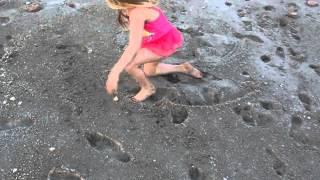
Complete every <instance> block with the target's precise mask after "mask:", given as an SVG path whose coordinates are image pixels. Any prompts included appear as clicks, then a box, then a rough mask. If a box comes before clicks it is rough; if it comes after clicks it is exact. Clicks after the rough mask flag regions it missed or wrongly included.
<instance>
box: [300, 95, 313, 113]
mask: <svg viewBox="0 0 320 180" xmlns="http://www.w3.org/2000/svg"><path fill="white" fill-rule="evenodd" d="M298 97H299V99H300V101H301V102H302V103H303V105H304V108H305V109H306V110H307V111H310V110H311V103H312V100H311V98H310V97H309V95H308V94H307V93H305V92H300V93H298Z"/></svg>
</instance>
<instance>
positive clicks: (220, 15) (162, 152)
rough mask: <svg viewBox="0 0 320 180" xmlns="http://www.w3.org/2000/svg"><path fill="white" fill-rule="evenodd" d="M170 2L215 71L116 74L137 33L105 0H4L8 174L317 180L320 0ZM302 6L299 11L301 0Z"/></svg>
mask: <svg viewBox="0 0 320 180" xmlns="http://www.w3.org/2000/svg"><path fill="white" fill-rule="evenodd" d="M229 2H230V3H225V2H224V1H219V2H215V1H211V0H188V1H174V0H165V1H162V2H161V6H162V7H163V9H164V10H165V12H166V14H167V16H168V17H169V19H170V20H171V21H172V22H173V23H174V24H175V25H176V26H177V27H178V29H179V30H181V31H182V32H183V34H184V39H185V44H184V47H183V48H182V49H181V50H179V52H177V53H176V54H175V55H174V56H172V57H170V58H169V59H167V60H165V61H166V62H172V63H179V62H184V61H190V62H191V63H192V64H194V65H195V66H196V67H198V68H199V69H201V71H203V72H204V75H205V77H204V78H203V79H202V80H198V79H193V78H192V77H189V76H185V75H182V74H172V75H167V76H160V77H154V78H152V79H151V80H152V82H154V84H155V85H156V87H157V93H156V94H155V95H154V96H153V97H151V98H150V99H148V100H147V101H146V102H143V103H139V104H135V103H132V102H131V101H130V100H129V98H128V97H129V96H131V95H133V94H134V93H136V92H137V90H138V86H137V85H136V83H135V82H134V80H132V79H131V78H130V77H129V76H128V75H127V74H126V73H123V74H122V76H121V80H120V85H119V91H120V92H119V101H118V102H114V101H113V100H112V98H113V97H110V96H108V95H107V94H106V92H105V90H104V82H105V77H106V73H107V72H108V70H109V69H110V68H111V67H112V65H113V64H114V63H115V62H116V60H117V58H118V57H119V56H120V55H121V52H122V50H123V48H124V47H125V45H126V40H127V36H126V33H125V32H122V31H121V29H120V28H119V26H118V25H117V23H116V21H115V18H114V17H115V16H116V14H115V13H114V12H113V11H111V10H110V9H108V8H106V7H105V4H104V2H103V1H102V0H94V1H88V0H77V1H67V2H65V1H63V0H45V1H42V2H40V5H41V6H40V7H41V8H39V10H36V11H37V12H26V3H25V1H20V0H17V1H5V0H0V57H1V60H0V83H1V86H0V179H4V180H11V179H19V180H20V179H50V180H53V179H55V180H56V179H60V180H61V179H89V180H100V179H110V180H111V179H112V180H117V179H119V180H123V179H135V180H138V179H141V180H145V179H146V180H149V179H152V180H153V179H155V180H158V179H159V180H160V179H161V180H242V179H243V180H249V179H250V180H251V179H257V180H262V179H266V180H269V179H288V180H300V179H301V180H302V179H303V180H316V179H319V177H320V171H319V166H320V128H319V125H320V107H319V103H320V100H319V98H320V95H319V92H320V82H319V81H320V61H319V56H318V52H320V43H319V42H320V36H319V28H320V13H319V12H320V7H319V6H318V7H308V6H306V5H305V4H304V2H303V1H298V0H291V1H289V0H283V1H276V0H268V1H266V0H264V1H254V0H250V1H248V0H241V1H229ZM289 10H293V11H294V12H297V16H290V17H289V16H288V11H289Z"/></svg>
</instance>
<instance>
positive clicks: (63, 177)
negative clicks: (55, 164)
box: [47, 168, 85, 180]
mask: <svg viewBox="0 0 320 180" xmlns="http://www.w3.org/2000/svg"><path fill="white" fill-rule="evenodd" d="M47 179H48V180H85V179H84V178H83V177H82V176H81V175H80V174H79V173H77V172H75V171H74V170H69V169H62V168H53V169H51V170H50V171H49V174H48V178H47Z"/></svg>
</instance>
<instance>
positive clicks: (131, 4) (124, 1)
mask: <svg viewBox="0 0 320 180" xmlns="http://www.w3.org/2000/svg"><path fill="white" fill-rule="evenodd" d="M106 2H107V4H108V6H109V7H110V8H111V9H116V10H118V22H119V24H120V25H121V26H122V27H123V28H124V29H127V26H128V22H129V17H128V15H127V14H125V13H124V12H123V10H125V9H129V8H135V7H152V6H155V5H157V4H158V3H159V0H106Z"/></svg>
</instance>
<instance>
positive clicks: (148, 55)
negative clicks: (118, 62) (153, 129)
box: [126, 48, 161, 102]
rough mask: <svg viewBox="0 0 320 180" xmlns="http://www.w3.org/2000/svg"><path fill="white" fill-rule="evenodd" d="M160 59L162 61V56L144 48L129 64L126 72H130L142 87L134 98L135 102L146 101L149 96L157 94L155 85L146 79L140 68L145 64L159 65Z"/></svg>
mask: <svg viewBox="0 0 320 180" xmlns="http://www.w3.org/2000/svg"><path fill="white" fill-rule="evenodd" d="M160 59H161V57H160V56H158V55H156V54H154V53H152V52H150V51H149V50H147V49H144V48H143V49H140V50H139V51H138V52H137V54H136V56H135V57H134V59H133V60H132V62H131V63H129V64H128V66H127V67H126V71H127V72H128V74H130V75H131V76H132V77H133V78H134V79H135V80H136V81H137V82H138V84H139V86H140V87H141V89H140V91H139V92H138V94H136V95H135V96H134V97H133V98H134V100H135V101H138V102H140V101H144V100H145V99H147V98H148V97H149V96H151V95H153V94H154V93H155V87H154V85H153V84H152V83H151V82H150V81H149V79H148V78H147V77H146V75H145V73H144V72H143V70H142V69H141V68H140V66H141V65H142V64H145V63H152V62H156V63H158V62H159V61H160Z"/></svg>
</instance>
